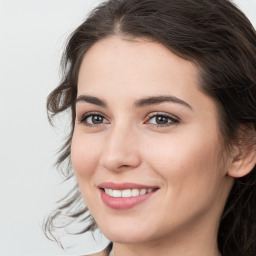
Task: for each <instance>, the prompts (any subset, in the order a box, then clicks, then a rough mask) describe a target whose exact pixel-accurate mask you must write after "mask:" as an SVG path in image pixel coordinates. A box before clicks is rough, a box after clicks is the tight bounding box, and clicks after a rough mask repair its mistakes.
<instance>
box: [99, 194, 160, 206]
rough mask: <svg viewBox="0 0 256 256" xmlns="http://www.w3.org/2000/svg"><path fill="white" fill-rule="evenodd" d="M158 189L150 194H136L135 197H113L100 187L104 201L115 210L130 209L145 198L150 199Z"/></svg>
mask: <svg viewBox="0 0 256 256" xmlns="http://www.w3.org/2000/svg"><path fill="white" fill-rule="evenodd" d="M155 192H156V191H153V192H151V193H148V194H144V195H139V196H134V197H113V196H109V195H108V194H106V193H105V192H104V191H103V190H102V189H100V193H101V199H102V201H103V203H104V204H105V205H106V206H108V207H110V208H112V209H115V210H126V209H130V208H132V207H134V206H136V205H138V204H140V203H142V202H144V201H145V200H147V199H149V198H150V197H151V196H152V195H153V194H154V193H155Z"/></svg>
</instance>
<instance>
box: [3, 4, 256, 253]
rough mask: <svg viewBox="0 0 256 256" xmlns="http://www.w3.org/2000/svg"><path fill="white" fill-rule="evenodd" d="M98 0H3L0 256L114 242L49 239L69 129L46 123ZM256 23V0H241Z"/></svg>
mask: <svg viewBox="0 0 256 256" xmlns="http://www.w3.org/2000/svg"><path fill="white" fill-rule="evenodd" d="M100 2H102V1H100V0H98V1H96V0H76V1H70V0H23V1H20V0H0V89H1V90H0V255H3V256H5V255H45V256H46V255H81V254H87V253H91V252H95V251H97V250H100V249H101V248H103V247H104V246H105V245H106V244H107V240H106V239H104V237H101V236H100V235H97V234H96V238H98V244H96V243H95V242H94V240H93V239H92V237H91V236H90V235H82V236H78V237H72V236H69V237H66V238H65V241H66V242H67V244H68V245H75V246H74V247H73V248H70V249H68V250H67V251H65V252H64V251H63V250H61V249H60V248H59V247H58V246H57V245H56V244H55V243H52V242H50V241H48V240H47V239H46V238H45V237H44V235H43V233H42V230H41V224H42V221H43V218H44V216H45V215H46V214H47V213H48V212H49V211H50V210H51V209H52V208H53V207H54V202H55V201H56V200H57V199H59V198H60V197H61V196H62V195H63V193H64V192H65V191H66V186H65V185H61V178H60V176H59V175H58V174H57V172H56V171H55V169H54V168H53V167H52V164H53V162H54V160H55V153H56V151H57V149H58V148H59V146H60V143H61V138H62V135H63V134H65V131H66V130H67V128H68V127H67V126H66V125H65V123H66V122H65V118H64V117H62V118H64V121H63V120H60V119H59V121H58V123H59V126H58V128H55V129H53V128H52V127H50V125H49V124H48V122H47V117H46V109H45V101H46V97H47V95H48V94H49V92H50V91H51V90H52V89H53V88H54V87H55V86H56V85H57V84H58V81H59V61H60V56H61V53H62V51H63V47H64V45H65V40H66V38H67V37H68V35H69V34H70V32H72V31H73V29H74V28H75V27H76V26H77V25H79V24H80V23H81V22H82V21H83V20H84V18H85V17H86V15H87V13H88V11H89V10H91V9H92V8H93V7H94V6H96V5H97V4H98V3H100ZM235 2H236V3H237V4H238V6H240V7H241V9H242V10H243V11H244V12H245V13H246V14H247V16H248V17H249V19H250V20H251V22H252V23H253V24H254V26H256V0H236V1H235Z"/></svg>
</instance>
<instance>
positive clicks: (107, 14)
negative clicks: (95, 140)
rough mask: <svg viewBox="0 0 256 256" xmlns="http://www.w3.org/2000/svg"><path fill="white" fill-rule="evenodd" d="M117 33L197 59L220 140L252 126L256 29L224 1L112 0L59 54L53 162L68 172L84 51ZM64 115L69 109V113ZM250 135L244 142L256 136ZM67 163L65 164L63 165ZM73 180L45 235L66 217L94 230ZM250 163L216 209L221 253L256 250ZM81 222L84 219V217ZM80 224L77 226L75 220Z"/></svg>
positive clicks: (50, 106) (248, 255) (240, 255)
mask: <svg viewBox="0 0 256 256" xmlns="http://www.w3.org/2000/svg"><path fill="white" fill-rule="evenodd" d="M112 35H120V36H124V37H130V38H139V37H144V38H149V39H151V40H153V41H156V42H160V43H161V44H163V45H164V46H165V47H167V48H168V49H169V50H170V51H172V52H173V53H175V54H176V55H178V56H180V57H181V58H184V59H187V60H189V61H192V62H194V63H196V64H197V66H198V67H199V70H200V72H201V81H200V88H201V89H202V90H203V91H204V93H205V94H206V95H208V96H210V97H211V98H212V99H213V100H214V101H215V102H216V105H217V107H218V112H219V126H220V131H221V133H222V136H223V138H224V140H225V144H226V145H230V144H231V142H232V143H234V142H236V143H238V133H239V127H241V125H243V126H244V125H250V126H251V125H252V124H253V125H254V127H256V33H255V30H254V28H253V26H252V24H251V23H250V21H249V20H248V19H247V18H246V16H245V15H244V14H243V13H242V12H241V11H240V10H239V9H238V8H237V7H236V6H235V5H234V4H233V3H231V2H230V1H228V0H140V1H138V0H110V1H107V2H104V3H102V4H101V5H100V6H98V7H97V8H96V9H94V10H93V11H92V12H91V13H90V15H89V16H88V18H87V19H86V20H85V21H84V22H83V23H82V24H81V25H80V26H79V27H78V28H77V29H76V30H75V31H74V32H73V33H72V35H71V36H70V38H69V40H68V43H67V46H66V49H65V52H64V55H63V59H62V70H63V78H62V81H61V82H60V84H59V86H58V87H57V88H56V89H54V90H53V91H52V92H51V94H50V95H49V96H48V100H47V110H48V116H49V119H50V121H52V118H53V117H54V116H55V115H56V114H59V113H61V112H63V111H66V110H71V130H70V134H69V136H68V137H67V138H66V140H65V143H64V145H63V147H62V148H61V150H60V152H59V153H60V154H59V158H58V160H57V165H58V166H59V167H60V168H61V170H62V172H63V173H64V174H65V176H66V178H67V179H68V178H70V177H72V176H74V173H73V171H72V164H71V163H70V145H71V141H72V134H73V129H74V122H75V116H76V112H75V100H76V96H77V80H78V72H79V67H80V65H81V62H82V59H83V57H84V55H85V54H86V52H87V51H88V49H90V47H91V46H92V45H93V44H95V43H96V42H98V41H99V40H102V39H104V38H107V37H110V36H112ZM69 113H70V112H69ZM255 137H256V135H255V133H253V134H252V133H250V138H249V139H250V140H251V141H252V142H254V141H255ZM63 163H65V164H63ZM81 198H82V197H81V194H80V192H79V188H78V185H77V183H76V184H75V186H74V188H73V189H72V191H71V192H69V193H68V194H67V195H66V197H64V198H63V199H62V200H60V202H59V203H60V205H59V206H58V208H57V209H56V210H55V211H54V212H53V213H52V214H51V215H49V217H48V219H47V221H46V222H45V224H44V230H45V232H46V234H47V235H48V237H51V238H55V239H56V240H57V238H56V237H55V236H54V230H56V229H58V228H59V227H60V226H58V225H57V224H56V223H57V220H58V219H59V218H60V217H61V216H63V215H65V216H68V217H69V220H70V222H68V223H66V225H69V224H71V223H72V222H73V221H77V220H79V221H81V222H82V223H84V227H83V228H82V229H81V230H80V231H78V233H84V232H87V231H92V230H95V229H96V228H97V226H96V223H95V221H94V220H93V217H92V216H91V215H90V213H89V212H88V209H87V208H86V206H85V205H84V203H83V201H82V200H81ZM255 216H256V168H254V169H253V170H252V171H251V172H250V173H249V174H248V175H247V176H245V177H242V178H237V179H235V181H234V185H233V187H232V190H231V193H230V195H229V198H228V200H227V203H226V206H225V209H224V211H223V214H222V218H221V221H220V226H219V231H218V246H219V250H220V252H221V254H222V255H223V256H255V255H256V217H255ZM86 220H87V221H86ZM81 225H82V224H81Z"/></svg>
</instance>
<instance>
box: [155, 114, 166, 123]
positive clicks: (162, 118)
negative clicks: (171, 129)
mask: <svg viewBox="0 0 256 256" xmlns="http://www.w3.org/2000/svg"><path fill="white" fill-rule="evenodd" d="M155 119H156V123H157V124H167V123H168V122H169V118H168V117H166V116H156V118H155Z"/></svg>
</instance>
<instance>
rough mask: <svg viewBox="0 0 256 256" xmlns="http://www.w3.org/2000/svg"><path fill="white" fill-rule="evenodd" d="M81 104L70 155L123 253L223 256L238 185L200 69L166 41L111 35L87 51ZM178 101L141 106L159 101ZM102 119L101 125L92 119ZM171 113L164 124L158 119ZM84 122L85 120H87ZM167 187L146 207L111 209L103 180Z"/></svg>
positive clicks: (95, 211)
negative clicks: (222, 223)
mask: <svg viewBox="0 0 256 256" xmlns="http://www.w3.org/2000/svg"><path fill="white" fill-rule="evenodd" d="M77 95H78V97H80V96H81V95H89V96H93V97H97V98H99V99H101V100H103V101H104V102H105V103H106V104H107V106H105V107H103V106H99V105H97V104H94V103H89V102H86V101H83V100H81V101H78V102H77V104H76V124H75V129H74V134H73V139H72V148H71V159H72V164H73V167H74V171H75V174H76V177H77V180H78V183H79V187H80V190H81V193H82V195H83V197H84V200H85V203H86V205H87V206H88V208H89V210H90V213H91V214H92V215H93V217H94V219H95V221H96V223H97V225H98V226H99V228H100V230H101V231H102V232H103V234H104V235H105V236H106V237H107V238H108V239H110V240H111V241H113V242H114V249H113V252H112V253H113V254H114V256H120V255H126V256H134V255H140V256H144V255H145V256H146V255H147V256H151V255H152V256H153V255H154V256H155V255H158V256H162V255H165V256H166V255H171V256H172V255H173V256H178V255H182V256H187V255H189V256H198V255H204V256H217V255H219V252H218V249H217V242H216V238H217V230H218V225H219V219H220V216H221V213H222V211H223V207H224V205H225V202H226V199H227V196H228V194H229V192H230V189H231V187H232V184H233V178H231V177H230V176H229V175H228V170H230V168H231V167H230V166H231V165H232V161H233V156H231V155H228V154H224V152H223V142H222V136H221V134H220V131H219V127H218V115H217V111H216V104H215V103H214V101H213V100H212V99H211V98H210V97H208V96H207V95H205V94H204V93H203V92H202V91H201V90H200V85H199V71H198V68H197V66H196V65H195V64H193V63H192V62H189V61H186V60H184V59H181V58H180V57H178V56H176V55H174V54H173V53H172V52H171V51H169V50H168V49H166V48H165V47H164V46H163V45H161V44H159V43H156V42H150V41H148V40H145V39H136V40H128V39H125V38H121V37H119V36H112V37H109V38H107V39H104V40H102V41H100V42H97V43H96V44H95V45H93V46H92V47H91V48H90V49H89V51H88V52H87V53H86V55H85V57H84V59H83V62H82V64H81V68H80V72H79V78H78V94H77ZM160 95H161V96H172V97H176V98H178V99H180V100H182V101H184V102H186V104H189V106H190V107H189V106H187V105H186V104H181V103H179V102H162V103H158V104H150V105H144V106H135V102H136V101H138V100H140V99H142V98H147V97H152V96H160ZM90 112H93V114H94V115H95V117H101V119H100V120H101V122H99V123H98V124H94V123H93V122H92V119H91V118H90V117H88V118H83V117H84V115H85V114H87V113H90ZM157 114H158V116H159V115H161V114H164V115H170V116H171V117H172V118H174V120H176V121H174V120H173V119H172V118H169V117H167V118H166V119H164V120H165V121H166V123H165V125H157V120H156V115H157ZM81 119H83V122H81ZM109 181H112V182H116V183H122V182H131V183H137V184H144V185H151V186H157V187H159V190H158V191H157V192H156V193H155V194H153V195H152V196H151V197H150V198H149V199H148V200H146V201H144V202H143V203H141V204H139V205H137V206H135V207H133V208H131V209H128V210H114V209H111V208H108V207H107V206H106V205H105V204H104V203H103V202H102V200H101V197H100V190H99V188H98V187H97V186H98V185H99V184H100V183H102V182H109Z"/></svg>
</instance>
